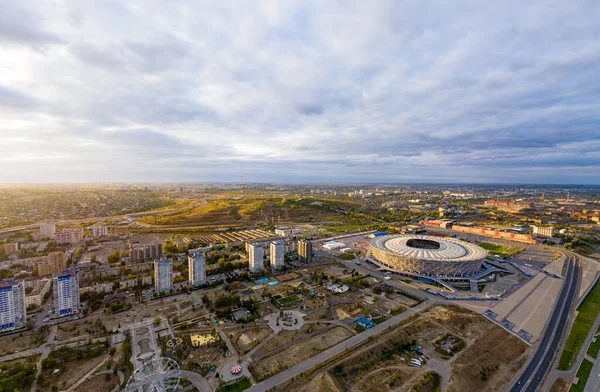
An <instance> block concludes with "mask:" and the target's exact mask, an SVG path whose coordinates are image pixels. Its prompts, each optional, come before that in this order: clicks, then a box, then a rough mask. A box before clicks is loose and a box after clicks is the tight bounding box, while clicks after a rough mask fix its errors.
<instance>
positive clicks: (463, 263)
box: [370, 235, 487, 277]
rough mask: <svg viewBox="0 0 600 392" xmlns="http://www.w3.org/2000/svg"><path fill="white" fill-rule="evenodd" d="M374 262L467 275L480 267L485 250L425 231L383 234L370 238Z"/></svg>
mask: <svg viewBox="0 0 600 392" xmlns="http://www.w3.org/2000/svg"><path fill="white" fill-rule="evenodd" d="M370 248H371V255H372V256H373V258H375V260H373V262H375V263H376V264H379V265H380V266H381V267H384V268H386V269H389V270H392V271H396V272H400V273H408V274H414V275H420V276H436V277H444V276H456V277H458V276H468V275H474V274H476V273H477V272H479V271H480V270H481V268H482V264H483V261H484V259H485V257H486V256H487V251H486V250H485V249H483V248H481V247H479V246H477V245H474V244H471V243H469V242H465V241H460V240H457V239H455V238H446V237H434V236H426V235H386V236H381V237H377V238H374V239H372V240H371V242H370Z"/></svg>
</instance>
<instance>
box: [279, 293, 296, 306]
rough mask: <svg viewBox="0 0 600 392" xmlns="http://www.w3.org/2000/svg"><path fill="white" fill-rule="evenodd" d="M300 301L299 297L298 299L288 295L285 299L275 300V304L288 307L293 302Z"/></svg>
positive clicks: (294, 295)
mask: <svg viewBox="0 0 600 392" xmlns="http://www.w3.org/2000/svg"><path fill="white" fill-rule="evenodd" d="M299 301H301V299H300V297H298V296H297V295H296V294H292V295H288V296H287V297H283V298H279V299H278V300H277V303H278V304H279V305H280V306H288V305H291V304H293V303H294V302H299Z"/></svg>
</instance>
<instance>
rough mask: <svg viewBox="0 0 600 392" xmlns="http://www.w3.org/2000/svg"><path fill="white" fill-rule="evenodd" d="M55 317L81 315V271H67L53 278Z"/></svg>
mask: <svg viewBox="0 0 600 392" xmlns="http://www.w3.org/2000/svg"><path fill="white" fill-rule="evenodd" d="M52 284H53V286H54V317H64V316H70V315H72V314H77V313H79V271H78V270H71V271H69V270H65V271H64V272H62V273H58V274H55V275H54V276H53V277H52Z"/></svg>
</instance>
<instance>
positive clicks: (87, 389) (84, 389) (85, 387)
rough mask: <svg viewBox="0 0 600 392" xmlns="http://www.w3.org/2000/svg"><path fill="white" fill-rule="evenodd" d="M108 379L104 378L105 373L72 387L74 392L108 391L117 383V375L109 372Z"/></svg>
mask: <svg viewBox="0 0 600 392" xmlns="http://www.w3.org/2000/svg"><path fill="white" fill-rule="evenodd" d="M109 377H110V378H109V380H108V381H107V380H106V374H101V375H99V376H95V377H92V378H90V379H88V380H86V381H85V382H84V383H83V384H81V385H79V386H78V387H77V388H75V389H74V392H110V391H112V390H113V388H114V387H115V386H117V385H118V384H119V376H117V375H116V374H109Z"/></svg>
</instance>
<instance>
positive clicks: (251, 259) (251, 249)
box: [248, 244, 264, 272]
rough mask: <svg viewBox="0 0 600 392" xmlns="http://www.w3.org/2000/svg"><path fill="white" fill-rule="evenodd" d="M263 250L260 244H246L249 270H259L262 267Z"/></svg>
mask: <svg viewBox="0 0 600 392" xmlns="http://www.w3.org/2000/svg"><path fill="white" fill-rule="evenodd" d="M263 256H264V250H263V247H262V245H261V244H250V245H249V246H248V269H249V270H250V272H259V271H262V269H263Z"/></svg>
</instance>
